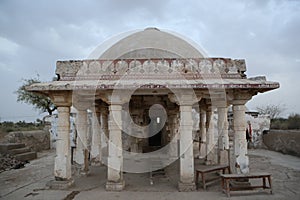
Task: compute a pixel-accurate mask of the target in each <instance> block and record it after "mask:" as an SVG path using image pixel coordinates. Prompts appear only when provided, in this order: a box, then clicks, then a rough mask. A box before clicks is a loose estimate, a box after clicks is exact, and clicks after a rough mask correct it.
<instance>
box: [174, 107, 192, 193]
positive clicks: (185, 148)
mask: <svg viewBox="0 0 300 200" xmlns="http://www.w3.org/2000/svg"><path fill="white" fill-rule="evenodd" d="M192 131H193V120H192V105H180V181H179V183H178V189H179V191H193V190H195V189H196V185H195V182H194V155H193V133H192Z"/></svg>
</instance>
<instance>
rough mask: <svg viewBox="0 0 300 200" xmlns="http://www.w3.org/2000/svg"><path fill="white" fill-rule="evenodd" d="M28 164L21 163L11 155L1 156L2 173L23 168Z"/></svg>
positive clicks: (0, 170) (0, 167)
mask: <svg viewBox="0 0 300 200" xmlns="http://www.w3.org/2000/svg"><path fill="white" fill-rule="evenodd" d="M26 163H28V162H23V161H19V160H17V159H15V157H13V156H11V155H9V154H0V173H1V172H4V171H8V170H11V169H20V168H23V167H25V164H26Z"/></svg>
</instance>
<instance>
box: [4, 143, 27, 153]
mask: <svg viewBox="0 0 300 200" xmlns="http://www.w3.org/2000/svg"><path fill="white" fill-rule="evenodd" d="M24 147H25V144H23V143H3V144H0V153H2V154H7V153H8V151H9V150H12V149H19V148H24Z"/></svg>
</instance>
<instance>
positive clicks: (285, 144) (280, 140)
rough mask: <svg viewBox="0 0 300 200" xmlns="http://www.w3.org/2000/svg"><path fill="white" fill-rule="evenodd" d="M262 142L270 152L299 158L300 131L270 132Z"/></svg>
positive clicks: (264, 136)
mask: <svg viewBox="0 0 300 200" xmlns="http://www.w3.org/2000/svg"><path fill="white" fill-rule="evenodd" d="M263 142H264V144H265V145H266V146H267V147H268V148H269V149H270V150H273V151H278V152H281V153H284V154H290V155H294V156H298V157H300V130H297V131H293V130H270V132H269V133H268V134H264V135H263Z"/></svg>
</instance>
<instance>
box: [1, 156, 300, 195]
mask: <svg viewBox="0 0 300 200" xmlns="http://www.w3.org/2000/svg"><path fill="white" fill-rule="evenodd" d="M249 155H250V156H249V157H250V166H251V171H255V172H259V171H264V172H270V173H272V180H273V191H274V194H272V195H271V194H269V193H268V192H267V191H262V190H258V191H249V192H235V193H233V194H232V197H231V198H230V199H249V200H250V199H261V200H262V199H289V200H293V199H299V197H300V190H299V186H300V185H299V183H300V158H298V157H293V156H288V155H283V154H281V153H277V152H272V151H267V150H249ZM38 156H39V158H38V159H36V160H33V161H31V163H29V164H26V165H25V168H22V169H18V170H10V171H5V172H3V173H0V198H2V199H13V200H15V199H55V200H57V199H65V200H71V199H126V200H133V199H149V200H150V199H151V200H153V199H155V200H168V199H172V200H176V199H178V200H179V199H180V200H181V199H189V200H190V199H191V200H193V199H197V200H199V199H228V198H227V197H226V195H225V194H223V193H222V192H221V187H220V182H219V181H216V182H214V183H212V184H210V185H209V186H208V188H207V190H203V189H202V188H201V187H200V188H199V189H198V190H197V191H195V192H178V191H177V188H176V186H177V181H178V171H177V167H178V166H177V165H176V163H175V164H174V165H172V166H170V167H169V168H168V173H167V174H166V175H165V176H158V177H154V179H153V185H151V184H150V180H149V174H148V173H145V174H124V177H125V181H126V188H125V190H124V191H122V192H107V191H105V189H104V186H105V180H106V167H105V166H101V167H91V173H90V175H89V176H87V177H76V178H75V186H73V187H72V188H70V189H68V190H50V189H48V188H47V187H46V184H47V182H49V181H50V180H53V162H54V151H45V152H43V153H39V155H38ZM196 162H197V161H196Z"/></svg>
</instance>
